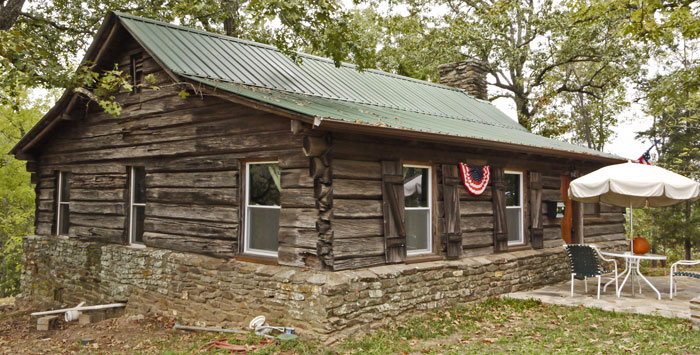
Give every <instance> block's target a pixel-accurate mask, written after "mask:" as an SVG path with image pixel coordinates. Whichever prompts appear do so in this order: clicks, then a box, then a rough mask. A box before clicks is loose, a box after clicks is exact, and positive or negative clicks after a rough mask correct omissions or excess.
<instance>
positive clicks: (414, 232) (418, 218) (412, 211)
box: [403, 165, 433, 255]
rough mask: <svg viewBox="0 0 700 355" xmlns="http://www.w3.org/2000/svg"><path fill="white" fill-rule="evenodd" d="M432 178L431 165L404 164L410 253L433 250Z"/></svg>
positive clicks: (408, 248)
mask: <svg viewBox="0 0 700 355" xmlns="http://www.w3.org/2000/svg"><path fill="white" fill-rule="evenodd" d="M431 180H432V177H431V168H430V166H422V165H404V166H403V192H404V201H405V207H404V208H405V209H406V254H408V255H416V254H427V253H432V252H433V235H432V234H433V233H432V210H431V208H432V196H431V190H432V189H431V186H432V181H431Z"/></svg>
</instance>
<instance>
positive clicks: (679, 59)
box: [640, 32, 700, 258]
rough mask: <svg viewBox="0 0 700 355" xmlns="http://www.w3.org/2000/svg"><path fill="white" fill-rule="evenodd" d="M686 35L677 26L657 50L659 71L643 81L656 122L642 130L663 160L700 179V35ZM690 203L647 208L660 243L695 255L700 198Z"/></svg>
mask: <svg viewBox="0 0 700 355" xmlns="http://www.w3.org/2000/svg"><path fill="white" fill-rule="evenodd" d="M685 35H686V33H681V32H675V36H676V37H675V40H674V41H673V42H669V40H668V39H666V44H665V45H664V47H663V48H664V49H665V50H664V51H663V52H662V53H661V54H660V55H658V56H657V61H658V63H659V65H660V67H661V71H660V73H659V74H657V75H656V76H654V77H652V78H651V79H648V80H645V81H642V82H641V85H640V87H641V88H642V90H643V99H644V104H645V105H644V108H645V111H646V113H647V114H648V115H649V116H651V117H652V118H653V120H654V122H653V125H652V127H651V128H650V129H648V130H646V131H643V132H640V136H641V137H645V138H648V139H649V140H650V141H657V140H658V142H659V143H658V144H657V145H656V147H657V150H658V163H657V164H658V165H660V166H662V167H665V168H667V169H670V170H672V171H675V172H677V173H679V174H681V175H684V176H688V177H690V178H693V179H695V180H700V58H698V57H697V56H698V53H700V39H694V40H693V39H687V38H684V37H683V36H685ZM689 207H690V208H687V207H686V205H685V204H681V205H678V206H673V207H667V208H664V209H657V210H653V211H650V212H648V213H649V214H650V217H649V219H650V223H652V224H653V226H650V227H649V228H654V229H655V230H657V231H659V233H658V234H657V238H658V241H659V243H661V244H662V245H664V246H668V247H681V248H682V249H684V250H685V255H684V258H692V249H693V248H698V247H700V228H698V225H700V224H699V222H700V211H698V207H700V204H698V203H692V204H690V206H689Z"/></svg>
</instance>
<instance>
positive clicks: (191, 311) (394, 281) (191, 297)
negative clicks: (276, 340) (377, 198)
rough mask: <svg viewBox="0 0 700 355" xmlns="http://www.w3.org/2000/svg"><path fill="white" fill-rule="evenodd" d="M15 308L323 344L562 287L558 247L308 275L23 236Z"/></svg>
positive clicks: (564, 265)
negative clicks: (88, 308)
mask: <svg viewBox="0 0 700 355" xmlns="http://www.w3.org/2000/svg"><path fill="white" fill-rule="evenodd" d="M23 262H24V270H23V272H22V295H21V300H23V301H24V302H32V303H41V304H44V305H49V304H51V305H61V304H67V305H73V304H77V303H79V302H80V301H86V302H88V304H96V303H109V302H116V301H127V302H128V307H127V311H128V312H132V313H153V314H160V315H168V316H174V317H176V318H178V319H180V320H181V321H182V322H186V323H191V324H197V325H209V326H213V325H215V326H224V327H241V326H245V325H247V324H248V322H249V321H250V319H252V318H253V317H254V316H257V315H260V314H262V315H265V316H266V317H267V318H268V322H269V323H270V324H275V325H284V326H291V327H295V328H297V330H298V333H299V334H301V335H303V336H308V337H321V336H323V339H325V340H326V341H329V340H333V339H337V338H338V337H341V336H343V335H345V334H350V333H354V332H356V331H358V330H361V331H367V330H368V329H371V328H374V327H377V326H381V325H383V324H386V323H388V322H390V321H393V320H396V319H397V318H401V317H404V316H410V315H413V314H415V313H416V312H417V311H423V310H430V309H436V308H443V307H449V306H451V305H455V304H460V303H466V302H470V301H475V300H479V299H483V298H486V297H488V296H494V295H499V294H504V293H508V292H514V291H521V290H526V289H530V288H535V287H538V286H542V285H545V284H550V283H554V282H558V281H562V280H566V279H568V275H569V266H568V261H567V259H566V255H565V253H564V250H563V248H561V247H557V248H549V249H541V250H527V251H517V252H510V253H503V254H496V255H489V256H482V257H475V258H465V259H460V260H453V261H436V262H427V263H418V264H396V265H384V266H377V267H371V268H367V269H361V270H347V271H338V272H331V271H316V270H305V269H301V268H294V267H287V266H272V265H260V264H253V263H248V262H241V261H224V260H222V259H217V258H210V257H206V256H201V255H195V254H188V253H179V252H173V251H167V250H162V249H153V248H132V247H127V246H121V245H114V244H110V245H107V244H98V243H94V242H83V241H79V240H77V239H73V238H67V237H44V236H29V237H25V238H24V256H23Z"/></svg>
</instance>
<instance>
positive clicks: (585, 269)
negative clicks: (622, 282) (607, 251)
mask: <svg viewBox="0 0 700 355" xmlns="http://www.w3.org/2000/svg"><path fill="white" fill-rule="evenodd" d="M564 249H566V254H567V255H569V263H570V265H571V297H573V296H574V279H579V280H583V282H584V289H585V291H586V292H588V280H587V278H589V277H597V278H598V299H600V281H601V277H602V276H604V275H608V274H612V275H611V276H608V277H610V279H611V280H613V279H614V280H615V294H616V295H617V289H618V281H617V279H618V275H617V261H615V260H614V259H607V258H605V257H604V256H603V255H601V254H600V251H599V250H598V248H596V247H595V246H593V245H586V244H568V245H564ZM601 260H602V261H605V262H610V263H612V264H613V270H612V271H608V270H604V269H603V268H602V266H601V263H600V261H601ZM603 292H605V287H604V288H603ZM617 297H620V296H619V295H618V296H617Z"/></svg>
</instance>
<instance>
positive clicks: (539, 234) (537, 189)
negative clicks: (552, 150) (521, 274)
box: [529, 172, 544, 249]
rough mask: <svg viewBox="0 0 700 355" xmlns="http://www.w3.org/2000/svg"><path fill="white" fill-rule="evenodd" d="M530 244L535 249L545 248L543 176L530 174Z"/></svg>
mask: <svg viewBox="0 0 700 355" xmlns="http://www.w3.org/2000/svg"><path fill="white" fill-rule="evenodd" d="M529 180H530V191H529V193H530V244H531V245H532V247H533V248H534V249H542V248H544V230H543V229H542V174H541V173H539V172H530V179H529Z"/></svg>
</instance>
